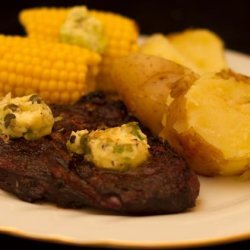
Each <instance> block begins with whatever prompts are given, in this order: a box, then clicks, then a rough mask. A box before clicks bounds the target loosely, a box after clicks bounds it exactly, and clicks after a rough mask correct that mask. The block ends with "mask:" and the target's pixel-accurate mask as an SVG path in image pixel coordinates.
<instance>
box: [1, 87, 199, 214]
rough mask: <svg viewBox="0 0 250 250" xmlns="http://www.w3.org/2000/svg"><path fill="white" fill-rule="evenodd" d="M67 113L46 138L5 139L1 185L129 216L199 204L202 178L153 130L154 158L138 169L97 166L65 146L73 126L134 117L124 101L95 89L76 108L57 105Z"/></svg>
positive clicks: (35, 197)
mask: <svg viewBox="0 0 250 250" xmlns="http://www.w3.org/2000/svg"><path fill="white" fill-rule="evenodd" d="M51 108H52V111H53V113H54V115H55V116H59V117H61V119H58V120H59V121H57V122H56V123H55V125H54V128H53V133H52V134H51V135H50V136H46V137H44V138H42V139H39V140H35V141H26V140H25V139H16V140H9V141H8V142H6V141H5V142H4V140H3V139H0V188H2V189H4V190H6V191H8V192H10V193H13V194H15V195H16V196H18V197H19V198H20V199H22V200H25V201H28V202H36V201H48V202H53V203H56V204H57V205H58V206H62V207H84V206H88V207H93V208H98V209H105V210H111V211H117V212H121V213H128V214H159V213H176V212H182V211H184V210H186V209H187V208H191V207H193V206H194V205H195V200H196V198H197V196H198V194H199V182H198V178H197V176H196V175H195V174H194V173H193V172H192V171H191V170H190V169H189V167H188V166H187V164H186V163H185V161H184V160H183V159H182V158H181V157H180V156H179V155H177V154H176V153H175V152H174V151H173V150H172V149H171V148H170V147H169V145H168V144H167V143H164V142H161V141H160V140H159V139H157V138H155V137H153V136H152V135H151V134H150V132H149V131H148V130H146V129H145V128H144V132H145V133H146V134H147V135H148V141H149V144H150V154H151V155H150V158H149V159H148V160H147V161H146V162H144V163H143V164H142V165H141V166H139V167H138V168H136V169H135V170H130V171H126V172H119V171H114V170H107V169H106V170H105V169H100V168H97V167H95V166H94V165H93V164H92V163H90V162H87V161H85V160H84V159H83V157H82V156H79V155H75V154H74V155H73V156H72V155H71V154H69V152H68V151H67V148H66V146H65V143H66V140H67V139H68V138H69V135H70V133H71V131H72V130H74V131H75V130H79V129H89V130H92V129H97V128H105V127H114V126H119V125H121V124H124V123H127V122H129V121H134V120H135V118H134V117H132V116H131V115H130V114H129V113H128V112H127V110H126V108H125V106H124V105H123V103H122V102H121V101H117V100H112V99H109V98H107V97H106V96H105V95H104V94H102V93H98V92H95V93H92V94H90V95H87V96H85V97H83V98H82V99H81V100H80V101H79V102H78V103H76V104H75V105H72V106H63V105H51Z"/></svg>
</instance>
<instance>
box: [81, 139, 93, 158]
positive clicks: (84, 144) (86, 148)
mask: <svg viewBox="0 0 250 250" xmlns="http://www.w3.org/2000/svg"><path fill="white" fill-rule="evenodd" d="M88 143H89V139H88V136H82V137H81V139H80V145H81V148H82V150H83V152H84V153H85V154H90V153H91V151H90V148H89V145H88Z"/></svg>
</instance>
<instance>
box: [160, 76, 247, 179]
mask: <svg viewBox="0 0 250 250" xmlns="http://www.w3.org/2000/svg"><path fill="white" fill-rule="evenodd" d="M172 91H173V90H172ZM160 135H161V136H162V137H163V138H165V139H167V140H168V141H169V143H170V144H171V145H172V146H173V147H174V148H175V149H176V150H177V151H179V152H180V153H181V154H182V155H183V156H184V157H185V158H186V160H187V161H188V162H189V164H190V166H191V167H192V168H193V169H194V170H195V171H196V172H197V173H199V174H202V175H206V176H214V175H240V174H243V173H244V172H245V171H247V170H249V162H250V78H248V77H246V76H242V75H240V74H236V73H233V72H232V71H223V72H221V73H218V74H208V75H203V76H202V77H200V78H199V79H198V80H196V81H194V83H193V84H192V85H191V86H190V87H189V88H187V89H186V92H185V91H183V92H182V93H180V94H179V95H177V96H175V98H174V100H173V101H172V103H171V104H170V105H169V107H168V110H167V112H166V126H165V128H164V129H163V130H162V131H161V133H160Z"/></svg>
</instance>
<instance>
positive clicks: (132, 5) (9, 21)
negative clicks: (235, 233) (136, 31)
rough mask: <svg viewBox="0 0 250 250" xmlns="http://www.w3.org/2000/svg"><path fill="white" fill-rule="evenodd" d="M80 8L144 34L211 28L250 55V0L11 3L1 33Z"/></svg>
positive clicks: (5, 241)
mask: <svg viewBox="0 0 250 250" xmlns="http://www.w3.org/2000/svg"><path fill="white" fill-rule="evenodd" d="M80 4H86V5H87V6H88V7H89V8H96V9H101V10H110V11H115V12H119V13H121V14H124V15H127V16H129V17H132V18H134V19H136V21H137V22H138V24H139V27H140V30H141V33H143V34H150V33H155V32H162V33H169V32H175V31H181V30H183V29H186V28H208V29H211V30H213V31H215V32H216V33H217V34H219V35H220V36H221V37H222V39H223V40H224V41H225V44H226V47H227V48H230V49H234V50H238V51H241V52H243V53H248V54H250V20H249V19H250V1H249V0H238V1H237V0H236V1H235V0H234V1H230V0H228V1H224V0H220V1H219V0H217V1H215V0H206V1H204V0H200V1H198V0H170V1H169V0H165V1H160V0H144V1H142V0H85V1H84V0H78V1H77V0H58V1H56V0H16V1H13V0H8V1H1V3H0V33H4V34H24V32H23V30H22V27H21V26H20V25H19V23H18V19H17V16H18V13H19V12H20V10H21V9H24V8H28V7H34V6H72V5H80ZM0 46H1V45H0ZM249 210H250V208H249ZM249 223H250V222H249ZM232 226H233V225H232ZM0 244H1V246H5V245H7V247H8V248H9V249H12V248H13V247H16V246H18V247H19V249H20V248H21V249H26V248H28V249H29V248H30V247H32V248H34V249H54V250H59V249H60V250H64V249H68V250H69V249H72V250H73V249H79V248H77V247H68V246H62V245H57V244H52V243H51V244H49V243H42V242H36V241H31V240H25V239H19V238H15V237H11V236H6V235H1V234H0ZM203 249H250V242H249V241H242V242H237V243H232V244H226V245H223V246H222V245H221V246H216V247H213V248H212V247H209V248H203Z"/></svg>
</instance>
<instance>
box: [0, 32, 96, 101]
mask: <svg viewBox="0 0 250 250" xmlns="http://www.w3.org/2000/svg"><path fill="white" fill-rule="evenodd" d="M0 45H1V46H0V96H4V95H6V94H7V93H9V92H11V93H12V96H14V97H15V96H23V95H29V94H32V93H37V94H39V95H40V96H41V97H42V98H43V99H44V100H45V101H47V102H50V103H73V102H75V101H77V100H78V99H79V98H80V96H81V95H83V94H85V93H87V92H88V91H90V90H92V88H93V86H91V84H90V83H92V82H93V79H94V78H95V76H96V74H97V72H98V64H99V62H100V60H101V58H100V56H99V55H98V54H97V53H94V52H91V51H89V50H87V49H85V48H81V47H78V46H73V45H68V44H59V43H50V42H45V41H40V40H37V39H30V38H24V37H18V36H3V35H0Z"/></svg>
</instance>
